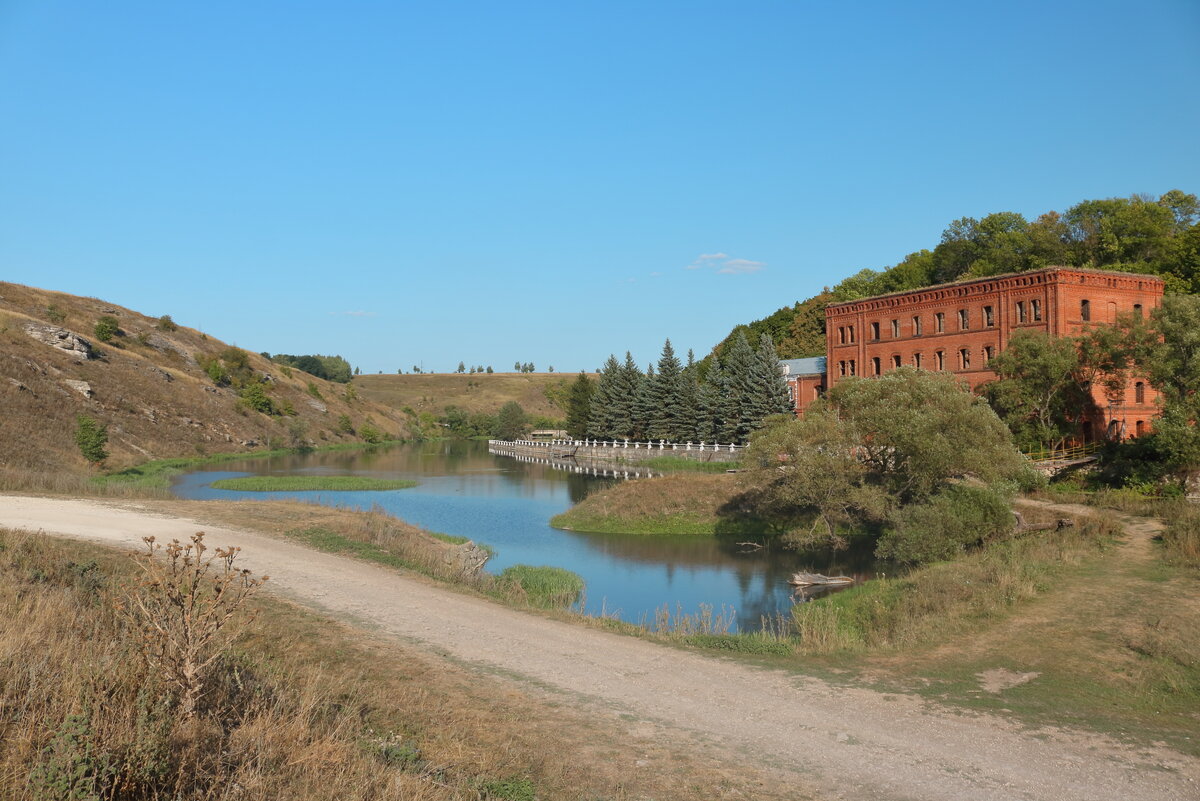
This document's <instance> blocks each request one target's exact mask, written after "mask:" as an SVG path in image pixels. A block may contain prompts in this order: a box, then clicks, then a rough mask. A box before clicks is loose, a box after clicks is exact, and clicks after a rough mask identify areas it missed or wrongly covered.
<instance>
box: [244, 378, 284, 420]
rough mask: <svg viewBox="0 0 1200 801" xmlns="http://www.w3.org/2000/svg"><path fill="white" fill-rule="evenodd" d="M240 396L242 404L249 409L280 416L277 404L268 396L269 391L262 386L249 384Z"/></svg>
mask: <svg viewBox="0 0 1200 801" xmlns="http://www.w3.org/2000/svg"><path fill="white" fill-rule="evenodd" d="M239 395H240V397H241V402H242V404H244V405H245V406H246V407H247V408H250V409H253V410H254V411H256V412H262V413H263V414H278V410H277V409H276V408H275V402H274V401H273V400H271V398H270V397H268V396H267V390H266V388H265V387H264V386H263V385H262V384H247V385H246V386H245V387H243V388H242V391H241V393H239Z"/></svg>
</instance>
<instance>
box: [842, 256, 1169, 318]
mask: <svg viewBox="0 0 1200 801" xmlns="http://www.w3.org/2000/svg"><path fill="white" fill-rule="evenodd" d="M1061 272H1073V273H1087V274H1089V275H1106V276H1122V277H1125V278H1140V279H1144V280H1147V281H1157V282H1158V283H1160V284H1161V283H1164V282H1163V279H1162V276H1159V275H1150V274H1148V273H1127V272H1124V271H1122V270H1097V269H1095V268H1092V267H1062V266H1054V267H1043V268H1041V269H1040V270H1025V271H1024V272H1019V273H1000V274H999V275H985V276H983V277H981V278H960V279H959V280H957V281H947V282H945V283H944V284H930V285H929V286H923V287H918V288H917V289H905V290H902V291H900V292H885V293H884V294H882V295H870V296H868V297H863V298H855V299H854V300H843V301H841V302H839V303H830V304H828V305H827V306H826V307H825V308H826V309H835V308H837V307H839V306H851V305H853V304H855V303H862V302H863V301H868V300H880V299H882V298H894V297H899V296H901V295H915V294H918V293H920V292H929V291H931V290H937V289H943V288H945V287H948V286H965V285H967V284H981V283H984V282H986V281H1000V280H1003V279H1005V278H1015V277H1018V276H1027V275H1039V274H1048V273H1061Z"/></svg>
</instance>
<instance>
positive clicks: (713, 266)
mask: <svg viewBox="0 0 1200 801" xmlns="http://www.w3.org/2000/svg"><path fill="white" fill-rule="evenodd" d="M766 266H767V263H766V262H765V261H751V260H750V259H735V258H731V257H730V256H729V254H728V253H701V254H700V255H699V256H697V257H696V260H695V261H693V262H692V263H691V264H689V265H688V266H687V268H686V269H688V270H705V269H708V270H713V271H714V272H716V273H717V274H718V275H750V274H752V273H756V272H758V271H759V270H761V269H762V268H763V267H766Z"/></svg>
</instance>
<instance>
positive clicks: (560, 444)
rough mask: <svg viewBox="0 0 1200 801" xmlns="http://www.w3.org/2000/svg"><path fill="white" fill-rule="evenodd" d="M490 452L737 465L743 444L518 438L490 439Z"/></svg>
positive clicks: (626, 461) (533, 456) (624, 461)
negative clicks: (672, 459)
mask: <svg viewBox="0 0 1200 801" xmlns="http://www.w3.org/2000/svg"><path fill="white" fill-rule="evenodd" d="M488 450H490V451H491V452H492V453H495V454H499V455H500V456H517V457H528V458H531V459H550V460H553V461H560V460H564V459H575V460H577V461H580V462H584V461H586V462H609V463H615V464H630V463H639V462H645V461H647V460H649V459H658V458H660V457H663V456H669V457H672V458H676V459H688V460H690V461H694V462H736V461H739V460H740V459H741V458H742V451H744V450H745V446H744V445H720V444H717V443H712V442H699V443H696V442H666V441H663V440H659V441H658V442H630V441H629V440H593V439H552V440H534V439H518V440H513V441H507V440H500V439H493V440H488Z"/></svg>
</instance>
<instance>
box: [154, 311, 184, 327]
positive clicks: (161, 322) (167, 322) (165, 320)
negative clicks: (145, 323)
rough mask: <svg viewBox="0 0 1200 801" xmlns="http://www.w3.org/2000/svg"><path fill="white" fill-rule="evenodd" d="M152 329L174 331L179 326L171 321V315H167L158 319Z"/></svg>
mask: <svg viewBox="0 0 1200 801" xmlns="http://www.w3.org/2000/svg"><path fill="white" fill-rule="evenodd" d="M154 327H155V328H157V329H158V330H159V331H174V330H176V329H177V328H179V326H177V325H175V321H174V320H172V319H171V315H169V314H164V315H163V316H162V317H159V318H158V322H157V323H156V324H155V326H154Z"/></svg>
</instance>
